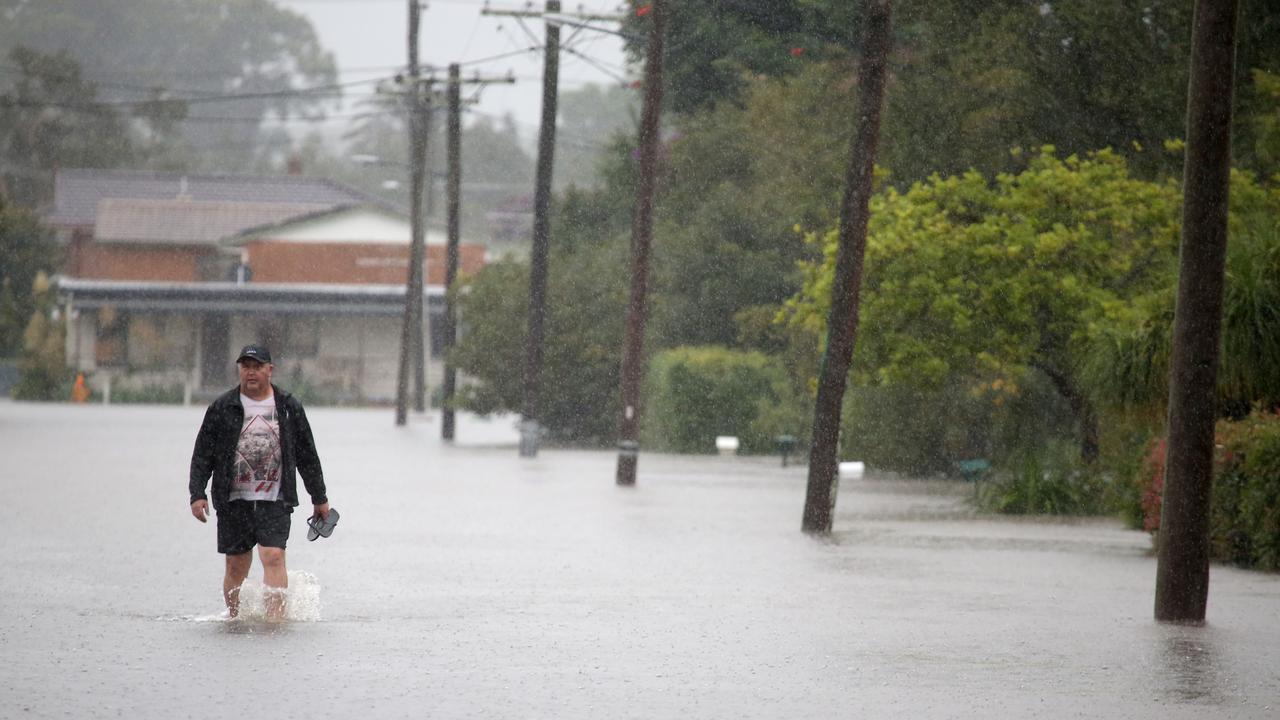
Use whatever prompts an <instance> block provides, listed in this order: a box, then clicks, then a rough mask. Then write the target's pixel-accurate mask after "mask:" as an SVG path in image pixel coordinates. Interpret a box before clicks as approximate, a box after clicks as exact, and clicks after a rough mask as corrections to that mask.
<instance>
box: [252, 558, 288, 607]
mask: <svg viewBox="0 0 1280 720" xmlns="http://www.w3.org/2000/svg"><path fill="white" fill-rule="evenodd" d="M258 559H259V560H261V561H262V584H263V585H265V586H266V587H265V588H263V595H264V596H265V599H266V605H267V620H269V621H271V622H279V621H281V620H284V597H285V591H286V590H288V588H289V572H288V571H287V570H286V569H285V565H284V548H276V547H263V546H261V545H259V546H258Z"/></svg>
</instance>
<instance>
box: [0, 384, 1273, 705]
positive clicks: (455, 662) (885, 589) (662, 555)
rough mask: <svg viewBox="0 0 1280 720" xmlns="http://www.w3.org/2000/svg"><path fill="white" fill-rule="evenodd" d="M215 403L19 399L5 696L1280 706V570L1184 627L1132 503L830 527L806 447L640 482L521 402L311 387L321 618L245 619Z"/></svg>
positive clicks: (884, 501) (665, 466)
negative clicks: (404, 414) (527, 450)
mask: <svg viewBox="0 0 1280 720" xmlns="http://www.w3.org/2000/svg"><path fill="white" fill-rule="evenodd" d="M202 412H203V410H202V409H199V408H176V407H166V408H156V407H103V406H87V407H72V406H62V405H48V406H41V405H26V404H16V403H10V402H0V457H2V458H3V470H2V471H0V498H3V500H4V502H3V503H0V556H2V557H3V558H4V560H3V562H4V581H3V583H0V648H3V656H4V662H3V663H0V696H2V697H3V702H2V703H0V716H2V717H13V718H37V717H40V718H45V717H47V718H63V717H66V718H88V717H95V718H96V717H138V718H184V717H190V718H227V717H245V716H248V717H277V716H278V717H303V716H315V717H323V718H352V717H364V718H396V717H414V718H420V717H432V718H470V717H475V718H487V717H493V718H646V719H649V718H677V717H679V718H801V717H808V718H838V717H840V718H853V717H904V718H906V717H910V718H970V717H995V718H1027V717H1045V718H1068V717H1081V718H1206V717H1213V718H1276V717H1280V577H1277V576H1274V575H1265V574H1259V573H1251V572H1244V571H1240V570H1236V569H1232V568H1225V567H1217V566H1215V567H1214V569H1213V575H1212V580H1211V586H1210V598H1209V622H1208V625H1207V626H1206V627H1199V628H1196V627H1176V626H1162V625H1157V624H1156V623H1154V622H1153V621H1152V620H1151V615H1152V598H1153V592H1154V582H1155V581H1154V577H1155V560H1154V559H1153V558H1152V557H1151V556H1150V555H1149V546H1150V541H1149V539H1148V538H1147V536H1146V535H1145V534H1142V533H1137V532H1132V531H1127V530H1124V529H1122V528H1121V527H1120V526H1119V525H1118V524H1117V523H1115V522H1111V521H1072V522H1053V521H1035V520H1019V519H1005V518H990V517H979V516H976V515H974V514H973V513H972V511H971V510H970V509H969V508H968V506H967V505H966V504H965V497H966V496H967V494H968V493H969V492H970V490H971V488H970V487H968V486H964V485H958V484H945V483H943V484H931V483H924V482H895V481H890V480H877V479H875V478H870V479H867V480H864V481H859V482H853V483H845V484H844V485H843V486H842V487H841V490H840V497H839V507H838V512H837V515H836V518H835V527H836V532H835V533H834V535H833V536H832V538H830V539H829V540H815V539H812V538H809V537H806V536H805V535H803V534H802V533H801V532H800V531H799V527H800V511H801V508H802V506H803V502H804V481H805V476H804V470H803V468H787V469H783V468H780V467H778V465H777V462H776V461H775V460H768V459H734V458H728V459H724V458H717V457H675V456H659V455H654V454H642V456H641V459H640V465H639V481H638V485H637V486H636V487H635V488H631V489H620V488H618V487H616V486H615V485H614V483H613V470H614V454H613V453H610V452H578V451H554V450H553V451H545V450H544V451H543V452H542V453H541V454H540V455H539V457H538V458H536V459H534V460H521V459H520V458H518V457H517V454H516V450H515V442H516V433H515V430H514V428H513V423H512V422H511V421H510V420H495V421H492V422H485V421H482V420H477V419H474V418H463V419H462V422H461V425H460V428H459V438H460V442H459V444H458V445H456V446H444V445H442V443H441V442H440V441H439V440H438V439H437V438H438V436H439V422H438V419H430V418H429V419H423V418H422V417H415V418H413V424H411V426H410V427H409V428H407V429H404V428H401V429H396V428H394V427H393V425H392V413H391V411H390V410H334V409H314V410H312V411H311V412H310V413H309V414H310V415H311V419H312V424H313V427H314V429H315V434H316V439H317V443H318V446H319V449H320V454H321V457H322V459H323V462H324V466H325V470H326V477H327V481H328V483H329V488H330V499H331V502H332V503H333V506H334V507H336V508H338V509H340V510H341V511H342V521H341V523H340V524H339V526H338V529H337V532H335V533H334V535H333V537H331V538H329V539H327V540H320V541H317V542H313V543H312V542H307V541H306V526H305V525H304V523H303V519H304V517H305V514H306V508H305V506H304V507H303V508H299V512H298V513H296V514H295V517H294V524H293V535H292V538H291V540H290V545H289V555H288V562H289V569H290V571H291V578H292V587H293V597H291V599H290V602H291V606H290V613H291V615H292V616H293V618H294V619H293V620H292V621H290V622H288V623H286V624H284V625H281V626H271V625H267V624H265V623H263V622H261V621H260V620H258V619H256V618H255V617H250V618H249V619H247V620H243V621H237V622H227V621H224V620H223V619H221V611H222V600H221V596H220V583H221V573H222V559H221V556H219V555H217V554H216V552H215V538H214V528H213V525H212V524H209V525H202V524H200V523H197V522H195V521H194V520H193V519H192V518H191V516H190V514H189V512H188V508H187V493H186V476H187V462H188V459H189V457H190V452H191V445H192V441H193V439H194V437H195V432H196V428H197V426H198V425H199V422H200V418H201V415H202ZM250 577H251V578H252V579H253V580H252V581H251V583H256V582H257V581H258V580H259V579H260V578H261V567H260V566H259V565H257V563H256V561H255V567H254V569H253V572H252V573H251V575H250ZM255 587H256V586H254V585H252V584H251V586H250V587H248V588H247V589H246V594H247V595H249V596H251V595H252V594H253V592H254V591H255ZM249 600H251V598H246V601H247V602H248V601H249Z"/></svg>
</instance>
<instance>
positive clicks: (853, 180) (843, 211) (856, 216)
mask: <svg viewBox="0 0 1280 720" xmlns="http://www.w3.org/2000/svg"><path fill="white" fill-rule="evenodd" d="M889 10H890V2H889V0H864V2H863V13H862V21H863V23H864V26H863V35H862V53H863V55H862V63H861V66H860V67H859V68H858V119H857V125H856V130H855V134H854V139H853V148H852V152H851V154H850V156H849V166H848V169H847V170H846V172H845V189H844V200H843V202H842V203H841V206H840V234H839V246H838V249H837V251H836V269H835V281H834V283H833V285H832V288H831V313H830V315H828V317H827V348H826V352H825V353H824V354H823V356H822V367H821V368H820V369H819V371H818V397H817V400H816V401H815V403H814V408H813V441H812V444H811V445H810V449H809V482H808V487H807V489H806V491H805V500H804V517H803V520H802V522H801V527H802V528H803V530H804V531H805V532H807V533H829V532H831V514H832V512H833V511H834V509H835V504H836V489H837V487H838V486H839V478H838V477H837V473H836V471H837V469H838V466H839V462H838V458H837V456H836V453H837V452H838V448H839V440H840V410H841V403H842V401H843V400H844V391H845V385H846V383H847V382H848V377H849V364H850V363H851V362H852V360H853V347H854V342H855V340H856V337H857V332H858V295H859V292H860V291H861V288H862V261H863V256H864V255H865V251H866V247H867V220H868V215H869V214H870V210H869V205H870V201H871V191H872V181H873V171H874V169H875V161H876V145H877V143H878V141H879V139H880V113H881V110H882V109H883V107H884V85H885V76H886V74H887V62H888V55H889V45H890V42H891V37H890V29H891V23H890V12H889Z"/></svg>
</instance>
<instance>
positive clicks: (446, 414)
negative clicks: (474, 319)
mask: <svg viewBox="0 0 1280 720" xmlns="http://www.w3.org/2000/svg"><path fill="white" fill-rule="evenodd" d="M460 74H461V71H460V69H459V67H458V63H453V64H452V65H450V66H449V90H448V98H449V124H448V133H449V139H448V143H447V145H448V162H449V174H448V179H447V180H446V186H445V196H446V200H445V208H446V213H447V219H446V223H447V227H448V234H449V240H448V242H449V244H448V246H447V249H446V251H445V261H444V387H443V388H442V395H443V399H442V401H441V405H442V409H441V418H442V421H441V423H440V426H441V427H440V435H441V437H442V438H444V439H445V440H452V439H453V425H454V409H453V404H454V393H455V391H456V389H457V383H458V369H457V367H456V366H455V365H454V362H453V345H454V343H455V342H457V339H458V309H457V307H455V305H454V302H455V298H454V292H455V290H456V288H455V287H454V283H455V282H457V279H458V243H459V242H460V237H459V235H460V220H459V217H458V211H459V207H460V205H461V198H460V196H461V194H462V99H461V95H462V93H461V87H460V86H461V85H462V80H461V78H460V77H459V76H460Z"/></svg>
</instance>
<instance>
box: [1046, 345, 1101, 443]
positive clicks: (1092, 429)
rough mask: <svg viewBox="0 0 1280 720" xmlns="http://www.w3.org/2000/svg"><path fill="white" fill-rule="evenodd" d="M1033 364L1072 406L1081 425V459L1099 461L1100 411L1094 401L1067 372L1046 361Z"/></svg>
mask: <svg viewBox="0 0 1280 720" xmlns="http://www.w3.org/2000/svg"><path fill="white" fill-rule="evenodd" d="M1031 366H1032V367H1034V368H1035V369H1037V370H1039V371H1040V372H1042V373H1044V374H1045V377H1047V378H1049V382H1050V383H1052V384H1053V389H1054V390H1057V391H1058V394H1059V395H1061V396H1062V397H1063V399H1065V400H1066V401H1067V404H1068V405H1070V406H1071V415H1072V417H1074V418H1075V419H1076V423H1077V424H1078V425H1079V426H1080V459H1081V460H1082V461H1083V462H1084V463H1085V464H1086V465H1092V464H1093V463H1095V462H1097V460H1098V451H1099V445H1098V413H1097V411H1096V410H1094V407H1093V403H1091V402H1089V398H1088V397H1087V396H1085V394H1084V392H1082V391H1081V390H1080V387H1079V385H1077V384H1076V381H1075V379H1074V378H1073V377H1071V376H1070V375H1068V374H1067V373H1064V372H1061V371H1058V370H1055V369H1053V368H1051V367H1049V366H1048V365H1045V364H1044V363H1037V362H1033V363H1031Z"/></svg>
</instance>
